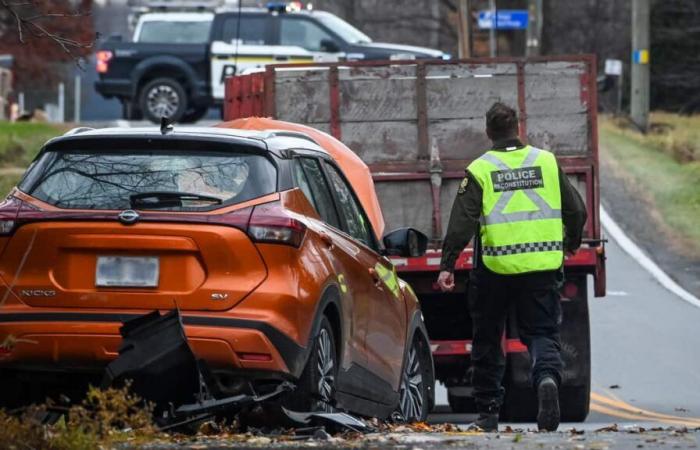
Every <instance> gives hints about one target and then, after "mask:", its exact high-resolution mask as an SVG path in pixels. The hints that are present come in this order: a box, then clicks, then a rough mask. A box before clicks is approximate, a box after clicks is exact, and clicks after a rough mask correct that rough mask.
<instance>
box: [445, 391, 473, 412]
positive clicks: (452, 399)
mask: <svg viewBox="0 0 700 450" xmlns="http://www.w3.org/2000/svg"><path fill="white" fill-rule="evenodd" d="M447 403H448V404H449V405H450V409H451V410H452V412H453V413H455V414H474V413H475V412H476V403H474V397H466V396H461V395H455V394H451V393H450V390H449V388H448V389H447Z"/></svg>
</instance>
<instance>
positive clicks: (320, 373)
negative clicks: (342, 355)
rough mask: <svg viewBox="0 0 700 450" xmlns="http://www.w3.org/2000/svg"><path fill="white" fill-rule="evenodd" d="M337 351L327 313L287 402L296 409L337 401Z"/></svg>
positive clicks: (327, 405)
mask: <svg viewBox="0 0 700 450" xmlns="http://www.w3.org/2000/svg"><path fill="white" fill-rule="evenodd" d="M337 374H338V355H337V353H336V346H335V336H334V335H333V328H332V327H331V323H330V321H329V320H328V318H326V317H325V316H324V317H323V318H322V319H321V326H320V327H319V329H318V333H317V334H316V337H315V338H314V340H313V344H312V347H311V354H310V355H309V359H308V361H307V362H306V367H305V368H304V372H302V374H301V377H300V378H299V381H298V382H297V388H296V389H295V390H294V392H292V393H291V394H290V397H289V401H288V402H287V405H288V407H289V408H290V409H292V410H294V411H327V412H330V411H331V410H332V406H333V405H334V403H335V400H334V397H335V387H336V379H337Z"/></svg>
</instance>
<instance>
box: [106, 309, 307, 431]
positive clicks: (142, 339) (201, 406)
mask: <svg viewBox="0 0 700 450" xmlns="http://www.w3.org/2000/svg"><path fill="white" fill-rule="evenodd" d="M119 332H120V333H121V335H122V338H123V343H122V345H121V347H120V348H119V357H118V358H117V359H115V360H114V361H112V362H111V363H110V364H109V365H108V366H107V369H106V371H105V375H104V378H103V381H102V387H103V388H106V387H109V386H112V385H115V384H116V385H120V384H123V383H125V382H127V381H129V380H130V381H131V382H132V384H131V390H132V391H133V392H134V393H135V394H137V395H139V396H140V397H141V398H143V399H144V400H148V401H151V402H153V403H154V404H155V405H156V414H157V417H158V419H157V421H158V423H159V425H160V426H161V429H163V430H165V429H173V428H177V427H179V426H184V425H188V424H191V423H194V422H197V421H200V420H206V419H208V418H210V417H213V416H216V415H224V414H225V415H234V414H237V413H238V412H240V411H241V410H242V409H243V408H245V407H248V406H251V405H253V404H255V403H261V402H265V401H268V400H272V399H274V398H275V397H278V396H280V395H282V394H283V393H284V392H288V391H291V390H292V389H294V385H293V384H291V383H289V382H281V383H280V384H279V385H278V386H277V387H276V388H275V389H273V390H272V391H270V392H268V393H266V394H264V395H248V394H240V395H235V396H232V397H226V398H216V397H217V396H216V393H217V391H216V390H215V386H216V384H215V383H214V382H213V381H212V380H211V377H210V376H209V370H208V368H207V366H206V363H205V362H204V361H201V360H197V358H196V357H195V355H194V353H193V352H192V349H191V348H190V346H189V344H188V342H187V337H186V335H185V330H184V328H183V326H182V317H181V316H180V314H179V312H178V311H177V310H172V311H170V312H169V313H167V314H165V315H161V314H160V313H159V312H158V311H153V312H152V313H150V314H146V315H144V316H141V317H137V318H135V319H131V320H129V321H127V322H125V323H124V325H123V326H122V327H121V328H120V329H119Z"/></svg>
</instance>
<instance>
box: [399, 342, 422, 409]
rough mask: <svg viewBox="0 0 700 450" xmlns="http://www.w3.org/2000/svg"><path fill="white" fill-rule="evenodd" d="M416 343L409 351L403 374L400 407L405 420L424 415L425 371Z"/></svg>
mask: <svg viewBox="0 0 700 450" xmlns="http://www.w3.org/2000/svg"><path fill="white" fill-rule="evenodd" d="M416 347H417V346H416V344H413V345H412V346H411V350H409V352H408V360H407V361H406V364H405V366H404V369H403V374H402V376H401V389H400V392H399V402H400V404H399V407H400V409H401V415H403V417H404V420H406V421H408V422H412V421H416V420H420V419H421V417H422V416H423V371H422V368H421V362H420V355H419V354H418V350H417V348H416Z"/></svg>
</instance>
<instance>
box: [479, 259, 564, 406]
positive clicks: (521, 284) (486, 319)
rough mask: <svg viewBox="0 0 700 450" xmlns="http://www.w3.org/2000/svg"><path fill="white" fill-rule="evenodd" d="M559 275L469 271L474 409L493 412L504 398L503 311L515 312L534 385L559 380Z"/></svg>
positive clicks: (505, 313)
mask: <svg viewBox="0 0 700 450" xmlns="http://www.w3.org/2000/svg"><path fill="white" fill-rule="evenodd" d="M558 276H559V272H558V271H553V272H539V273H533V274H525V275H510V276H505V275H497V274H494V273H491V272H488V271H486V270H484V269H481V270H478V269H477V270H474V271H473V272H472V273H471V276H470V283H469V310H470V314H471V316H472V321H473V339H474V340H473V342H472V357H471V360H472V370H473V375H472V383H473V386H474V399H475V401H476V406H477V409H478V411H479V412H492V413H495V412H498V410H499V408H500V406H501V404H502V403H503V395H504V389H503V387H502V380H503V375H504V373H505V366H506V360H505V355H504V353H503V351H504V350H503V347H502V339H503V330H504V326H505V321H506V315H507V313H508V311H509V310H511V308H512V309H513V310H514V311H515V314H516V316H517V325H518V334H519V336H520V340H521V341H522V342H523V344H525V345H526V346H527V348H528V350H529V352H530V357H531V358H532V373H531V379H532V382H533V386H537V384H538V383H539V381H540V380H541V379H542V378H543V377H546V376H551V377H552V378H554V380H555V381H556V382H557V384H561V374H562V360H561V356H560V351H561V342H560V337H559V325H560V324H561V305H560V304H559V302H560V300H559V293H558V290H557V286H558V284H557V277H558Z"/></svg>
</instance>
